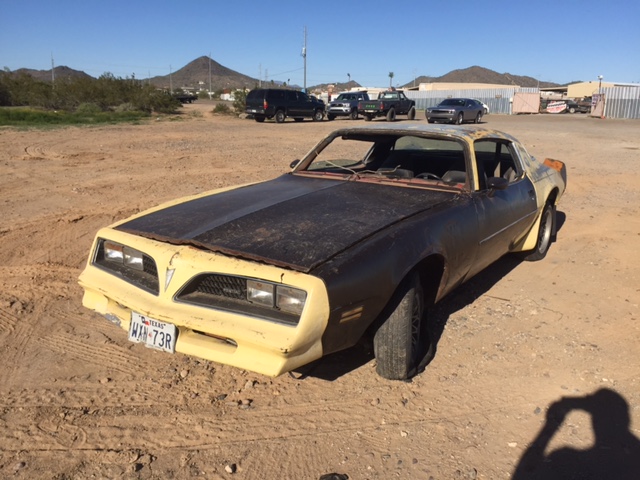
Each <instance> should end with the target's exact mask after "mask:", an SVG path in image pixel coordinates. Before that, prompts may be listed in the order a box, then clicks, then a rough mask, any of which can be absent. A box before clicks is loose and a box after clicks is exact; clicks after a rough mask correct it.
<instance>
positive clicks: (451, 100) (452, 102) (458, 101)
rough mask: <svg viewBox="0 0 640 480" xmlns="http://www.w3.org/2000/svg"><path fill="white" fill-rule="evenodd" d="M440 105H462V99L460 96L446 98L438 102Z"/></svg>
mask: <svg viewBox="0 0 640 480" xmlns="http://www.w3.org/2000/svg"><path fill="white" fill-rule="evenodd" d="M440 106H443V107H462V106H464V100H462V99H460V98H447V99H446V100H443V101H441V102H440Z"/></svg>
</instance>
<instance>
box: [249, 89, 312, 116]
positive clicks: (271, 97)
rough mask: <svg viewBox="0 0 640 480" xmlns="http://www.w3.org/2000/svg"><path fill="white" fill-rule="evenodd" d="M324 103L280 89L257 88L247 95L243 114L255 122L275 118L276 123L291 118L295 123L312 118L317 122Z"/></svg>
mask: <svg viewBox="0 0 640 480" xmlns="http://www.w3.org/2000/svg"><path fill="white" fill-rule="evenodd" d="M324 108H325V105H324V102H323V101H322V100H318V99H317V98H315V97H310V96H309V95H307V94H306V93H303V92H298V91H295V90H285V89H282V88H258V89H255V90H251V91H250V92H249V93H248V94H247V107H246V110H245V112H246V113H247V114H249V115H253V118H254V119H255V120H256V122H264V119H265V118H275V120H276V122H277V123H282V122H284V120H285V118H287V117H291V118H293V119H294V120H295V121H296V122H301V121H302V120H303V119H304V118H312V119H313V120H314V121H316V122H318V121H320V120H322V119H323V118H324Z"/></svg>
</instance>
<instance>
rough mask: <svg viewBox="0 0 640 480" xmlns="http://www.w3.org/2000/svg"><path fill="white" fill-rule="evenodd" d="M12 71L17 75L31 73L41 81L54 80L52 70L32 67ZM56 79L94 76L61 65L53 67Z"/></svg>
mask: <svg viewBox="0 0 640 480" xmlns="http://www.w3.org/2000/svg"><path fill="white" fill-rule="evenodd" d="M12 73H14V74H16V75H31V76H32V77H33V78H35V79H36V80H39V81H41V82H50V81H51V80H52V78H51V77H52V76H51V70H50V69H49V70H33V69H31V68H19V69H18V70H14V71H13V72H12ZM53 76H54V79H60V78H92V77H91V75H88V74H86V73H84V72H81V71H79V70H74V69H73V68H69V67H65V66H59V67H55V68H54V69H53Z"/></svg>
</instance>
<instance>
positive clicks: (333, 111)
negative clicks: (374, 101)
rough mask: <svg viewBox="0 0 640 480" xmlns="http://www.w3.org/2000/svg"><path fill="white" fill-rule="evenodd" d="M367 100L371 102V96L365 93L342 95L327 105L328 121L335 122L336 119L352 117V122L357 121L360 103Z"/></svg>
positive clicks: (346, 93) (345, 93)
mask: <svg viewBox="0 0 640 480" xmlns="http://www.w3.org/2000/svg"><path fill="white" fill-rule="evenodd" d="M365 100H369V94H368V93H367V92H365V91H362V92H344V93H341V94H340V95H338V98H336V99H335V100H331V102H329V105H327V120H333V119H334V118H336V117H350V118H351V119H352V120H357V119H358V102H360V101H365Z"/></svg>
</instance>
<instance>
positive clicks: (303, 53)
mask: <svg viewBox="0 0 640 480" xmlns="http://www.w3.org/2000/svg"><path fill="white" fill-rule="evenodd" d="M302 58H303V59H304V83H303V85H304V91H305V92H306V91H307V27H306V26H305V27H304V43H303V44H302Z"/></svg>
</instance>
